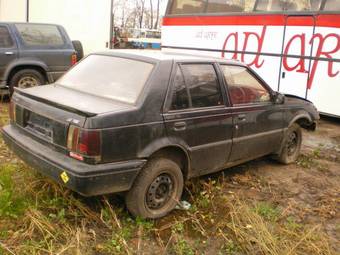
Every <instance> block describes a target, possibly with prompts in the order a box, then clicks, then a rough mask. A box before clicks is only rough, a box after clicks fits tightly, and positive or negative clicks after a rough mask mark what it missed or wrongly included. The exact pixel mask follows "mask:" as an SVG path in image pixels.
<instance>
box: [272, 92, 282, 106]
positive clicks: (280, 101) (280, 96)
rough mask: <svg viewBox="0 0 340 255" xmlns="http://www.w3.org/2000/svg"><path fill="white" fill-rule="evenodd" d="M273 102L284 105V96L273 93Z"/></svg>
mask: <svg viewBox="0 0 340 255" xmlns="http://www.w3.org/2000/svg"><path fill="white" fill-rule="evenodd" d="M273 100H274V103H275V104H284V103H285V95H283V94H281V93H279V92H275V94H274V96H273Z"/></svg>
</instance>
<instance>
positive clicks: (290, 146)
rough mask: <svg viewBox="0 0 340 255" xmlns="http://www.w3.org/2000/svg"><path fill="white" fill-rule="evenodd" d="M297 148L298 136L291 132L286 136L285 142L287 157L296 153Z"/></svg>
mask: <svg viewBox="0 0 340 255" xmlns="http://www.w3.org/2000/svg"><path fill="white" fill-rule="evenodd" d="M297 147H298V135H297V133H296V132H292V133H290V134H289V136H288V140H287V151H288V155H289V156H291V155H293V154H294V153H295V152H296V149H297Z"/></svg>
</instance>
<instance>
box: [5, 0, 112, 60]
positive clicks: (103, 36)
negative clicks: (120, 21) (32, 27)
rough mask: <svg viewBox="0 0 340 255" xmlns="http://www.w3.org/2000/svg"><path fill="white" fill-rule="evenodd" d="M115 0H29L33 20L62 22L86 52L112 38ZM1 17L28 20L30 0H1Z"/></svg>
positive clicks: (92, 50) (97, 49) (31, 20)
mask: <svg viewBox="0 0 340 255" xmlns="http://www.w3.org/2000/svg"><path fill="white" fill-rule="evenodd" d="M110 9H111V0H100V1H98V0H97V1H95V0H29V22H37V23H54V24H59V25H62V26H63V27H64V28H65V29H66V31H67V33H68V34H69V36H70V38H71V40H79V41H81V42H82V44H83V47H84V52H85V54H88V53H91V52H95V51H101V50H105V49H106V45H107V43H109V41H110V16H111V11H110ZM0 21H17V22H25V21H26V0H0Z"/></svg>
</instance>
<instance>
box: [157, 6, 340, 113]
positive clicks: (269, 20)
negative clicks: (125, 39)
mask: <svg viewBox="0 0 340 255" xmlns="http://www.w3.org/2000/svg"><path fill="white" fill-rule="evenodd" d="M162 48H163V50H167V51H184V52H188V53H191V54H192V53H194V54H196V53H199V54H209V55H213V56H216V57H223V58H228V59H237V60H240V61H243V62H245V63H246V64H248V65H249V66H251V67H252V68H253V69H255V70H256V71H257V72H258V73H259V74H260V75H261V76H262V77H263V79H264V80H265V81H266V82H267V83H268V84H269V85H270V86H271V87H272V88H273V89H274V90H277V91H280V92H282V93H285V94H293V95H296V96H299V97H303V98H306V99H308V100H310V101H312V102H313V103H314V104H315V105H316V106H317V108H318V109H319V111H320V112H321V113H324V114H328V115H333V116H337V117H340V0H170V1H169V3H168V7H167V12H166V15H165V17H164V19H163V27H162Z"/></svg>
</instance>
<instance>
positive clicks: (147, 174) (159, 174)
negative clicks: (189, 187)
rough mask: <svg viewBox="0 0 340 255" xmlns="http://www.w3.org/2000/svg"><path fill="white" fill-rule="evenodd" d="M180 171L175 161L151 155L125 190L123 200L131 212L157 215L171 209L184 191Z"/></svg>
mask: <svg viewBox="0 0 340 255" xmlns="http://www.w3.org/2000/svg"><path fill="white" fill-rule="evenodd" d="M183 183H184V181H183V174H182V171H181V169H180V167H179V166H178V164H176V163H175V162H174V161H172V160H170V159H166V158H155V159H152V160H151V161H150V162H149V163H148V164H147V165H146V167H145V168H144V169H143V170H142V172H141V173H140V174H139V176H138V177H137V179H136V181H135V183H134V185H133V187H132V188H131V190H130V191H129V192H128V193H127V194H126V197H125V202H126V206H127V208H128V210H129V211H130V213H131V214H133V215H134V216H139V217H142V218H146V219H156V218H160V217H163V216H165V215H166V214H168V213H169V212H170V211H172V210H173V209H174V208H175V206H176V205H177V203H178V202H179V200H180V198H181V195H182V191H183Z"/></svg>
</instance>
